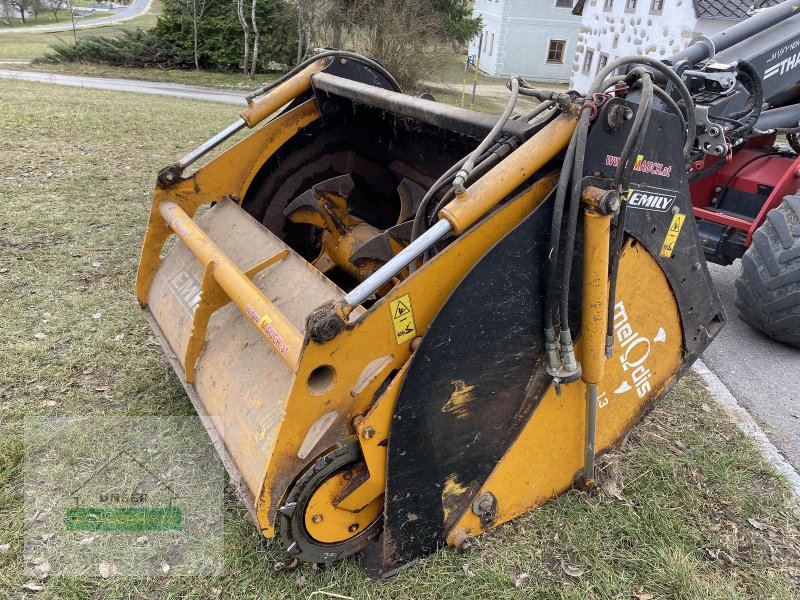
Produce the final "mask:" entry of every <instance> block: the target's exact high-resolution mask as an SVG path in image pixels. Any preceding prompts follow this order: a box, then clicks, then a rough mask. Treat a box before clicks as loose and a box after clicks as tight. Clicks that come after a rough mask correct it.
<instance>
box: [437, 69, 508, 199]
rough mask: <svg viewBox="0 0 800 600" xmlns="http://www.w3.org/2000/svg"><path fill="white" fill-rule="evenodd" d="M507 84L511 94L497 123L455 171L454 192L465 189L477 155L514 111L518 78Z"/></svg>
mask: <svg viewBox="0 0 800 600" xmlns="http://www.w3.org/2000/svg"><path fill="white" fill-rule="evenodd" d="M508 85H509V86H510V87H511V95H510V96H509V97H508V102H507V103H506V108H505V110H504V111H503V114H502V115H500V118H499V119H498V121H497V123H495V125H494V127H492V130H491V131H490V132H489V134H488V135H487V136H486V137H485V138H484V139H483V141H482V142H481V143H480V144H479V145H478V147H477V148H475V150H473V151H472V154H470V155H469V158H467V160H466V162H464V164H463V165H462V166H461V169H459V171H458V173H456V176H455V179H454V180H453V187H454V188H455V190H456V194H461V193H463V192H464V191H465V189H466V188H465V187H464V184H465V183H466V181H467V177H469V172H470V171H471V170H472V169H473V168H474V167H475V163H476V162H477V161H478V160H479V157H480V156H481V155H482V154H484V153H485V152H486V150H487V148H489V146H490V145H491V144H492V142H493V141H494V139H495V138H496V137H497V136H498V135H499V133H500V132H501V131H502V129H503V127H505V126H506V123H508V120H509V119H510V118H511V114H512V113H513V112H514V107H515V106H516V105H517V98H518V97H519V78H518V77H512V78H510V79H509V80H508Z"/></svg>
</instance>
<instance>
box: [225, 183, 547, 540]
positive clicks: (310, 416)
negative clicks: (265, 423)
mask: <svg viewBox="0 0 800 600" xmlns="http://www.w3.org/2000/svg"><path fill="white" fill-rule="evenodd" d="M557 176H558V174H557V173H553V174H551V175H547V176H545V177H543V178H541V179H539V180H538V181H536V182H535V183H534V184H533V185H532V186H531V187H530V188H527V189H526V190H525V191H524V192H522V193H521V194H519V195H518V196H516V197H515V198H514V199H513V200H511V201H509V202H507V203H506V204H504V205H503V206H502V207H501V208H499V209H498V210H496V211H495V212H493V213H492V214H491V215H490V216H488V217H487V218H486V219H484V220H483V221H482V222H481V223H479V224H478V225H477V226H476V227H474V228H473V229H471V230H470V231H468V232H467V233H465V234H464V235H463V236H461V238H460V239H459V240H458V242H457V243H454V244H451V245H450V246H448V247H447V248H445V250H443V251H442V252H440V253H439V254H437V255H436V256H435V257H434V258H433V259H432V260H430V261H429V262H427V263H425V265H424V266H422V267H421V268H420V269H417V270H416V271H414V273H413V274H412V275H411V276H409V277H408V278H406V279H404V280H403V281H401V282H400V283H398V284H397V285H396V286H395V287H394V288H393V289H392V290H391V291H390V292H389V293H388V294H387V295H386V296H384V297H382V298H381V299H380V300H378V301H377V302H376V303H375V304H374V305H373V306H372V307H370V309H369V310H368V311H367V312H366V313H365V314H364V315H362V316H361V317H359V318H358V319H357V321H356V322H355V324H354V326H352V327H350V328H348V329H345V330H344V331H343V332H342V333H340V334H339V335H338V336H337V337H336V338H335V339H334V340H332V341H331V342H328V343H327V344H316V343H313V342H312V343H309V344H308V345H307V346H306V347H305V348H304V351H303V355H302V357H301V360H300V365H299V367H298V372H297V374H296V380H297V381H305V380H306V379H307V378H308V375H309V374H310V372H311V370H312V369H313V368H314V367H315V366H316V365H320V364H329V365H333V366H334V368H335V369H336V372H337V378H336V381H335V382H334V384H333V386H332V387H331V389H330V390H329V391H328V392H327V393H326V394H325V395H323V396H320V397H317V398H315V399H314V401H313V402H309V398H308V393H307V392H306V391H305V389H304V388H305V386H298V385H294V386H293V387H292V390H291V392H290V394H289V397H288V398H287V399H286V401H285V404H284V413H283V418H282V422H281V425H280V429H279V431H278V433H277V435H276V436H275V441H274V442H273V444H272V447H271V448H270V449H269V457H270V458H269V460H268V462H267V464H266V465H265V471H264V478H263V481H264V483H263V486H262V488H261V494H260V495H259V496H258V497H257V501H256V511H257V515H258V521H259V526H260V527H261V531H262V533H263V534H264V535H265V536H267V537H272V536H273V535H274V533H275V529H274V522H275V513H276V511H277V508H278V506H279V502H280V500H281V498H282V497H283V495H284V494H285V492H286V488H287V485H288V484H289V483H290V482H291V481H292V480H293V479H294V478H295V476H296V473H298V472H299V471H300V470H301V469H302V468H303V467H304V466H306V464H307V462H308V461H307V460H306V461H303V460H300V459H298V457H297V450H298V448H299V447H300V445H301V444H302V442H303V440H304V439H305V436H306V433H307V432H308V429H309V428H310V427H311V426H312V425H313V423H314V421H315V420H316V419H317V418H319V416H320V415H321V414H324V413H325V412H328V411H331V410H335V411H337V412H338V413H339V414H342V415H344V416H346V417H347V418H345V419H339V420H337V421H336V423H335V424H334V425H333V426H332V427H331V430H330V431H329V432H328V434H327V436H328V437H326V438H325V439H326V440H329V441H331V442H335V441H337V440H341V439H344V438H346V437H347V436H349V435H352V429H351V428H350V425H349V423H350V421H351V420H352V419H353V417H355V416H356V415H366V416H365V417H364V419H363V420H361V422H360V423H359V424H358V425H357V429H356V430H357V433H358V435H359V443H360V444H361V449H362V453H363V455H364V460H365V462H366V463H367V466H368V469H369V472H370V477H369V479H367V481H366V482H365V483H364V484H362V486H361V487H359V488H358V489H357V490H355V491H354V493H352V494H350V496H348V497H346V498H343V499H342V500H341V502H340V503H339V506H340V507H342V508H348V509H352V510H356V509H357V508H360V507H362V506H364V505H365V504H367V503H368V502H369V501H370V500H371V498H374V497H375V496H376V494H377V495H379V494H383V491H384V489H385V487H386V446H385V445H384V446H381V445H379V444H380V442H381V441H382V440H384V439H386V436H387V435H388V431H389V428H390V426H391V420H392V415H393V413H394V406H395V403H396V401H397V395H398V393H399V391H400V388H401V384H402V377H403V375H404V374H405V366H406V365H407V361H408V359H409V357H410V356H411V350H410V348H409V344H410V341H409V342H405V343H404V344H402V345H400V346H398V345H397V343H396V341H395V333H394V326H393V321H392V312H391V311H390V310H389V304H390V303H391V302H392V301H394V300H397V299H399V298H402V297H403V296H405V295H406V294H409V295H410V296H412V297H413V299H414V302H413V312H414V323H415V328H416V331H417V335H424V334H425V331H427V329H428V326H429V325H430V323H431V321H432V320H433V318H434V317H435V316H436V314H437V313H438V311H439V308H440V307H441V306H442V304H443V303H444V301H445V300H446V299H447V298H448V297H449V295H450V293H451V291H452V290H453V288H454V287H455V286H456V285H457V284H458V282H460V281H461V279H462V278H463V277H464V275H465V274H466V273H467V272H468V271H469V269H471V268H472V266H473V265H474V264H475V262H476V261H477V260H478V259H480V258H481V257H482V256H483V255H484V254H485V253H486V252H487V251H488V250H489V248H491V247H492V246H493V245H494V244H495V243H496V242H497V241H498V240H499V239H500V238H502V237H503V236H504V235H505V234H506V233H507V232H508V231H509V230H510V229H512V228H513V227H514V226H516V225H517V224H518V223H519V222H520V221H522V219H523V218H525V216H527V215H528V214H530V212H531V211H532V210H533V209H534V208H535V207H536V206H538V205H539V204H540V203H541V202H542V201H543V200H544V198H545V196H546V195H547V194H548V193H549V192H550V191H551V190H552V189H553V186H554V185H555V183H556V179H557ZM366 349H368V351H366ZM386 355H392V357H393V358H392V360H391V362H389V363H387V365H386V366H385V367H384V368H385V370H386V373H389V372H391V371H392V370H393V369H398V370H399V373H398V375H396V376H395V377H394V379H393V380H392V381H391V383H390V384H389V387H388V388H387V389H386V391H385V392H384V394H383V395H382V396H381V397H380V398H379V399H378V400H377V401H374V396H375V392H376V390H377V389H378V388H379V387H380V386H381V384H383V383H384V377H376V378H375V379H374V380H373V381H372V382H370V383H369V384H368V385H367V386H365V387H364V388H363V389H361V390H360V391H359V393H358V394H356V395H355V396H353V395H352V394H351V391H352V390H353V388H354V387H355V384H356V382H357V381H358V378H359V377H360V375H361V373H362V372H363V370H364V368H365V367H366V366H367V365H368V364H369V363H370V362H371V361H372V360H373V359H374V358H375V357H376V356H386ZM368 426H372V427H373V429H374V430H375V432H376V433H375V434H374V436H373V437H371V438H370V439H369V440H368V439H366V438H365V437H364V435H363V433H364V431H365V429H366V428H367V427H368ZM234 443H238V442H234Z"/></svg>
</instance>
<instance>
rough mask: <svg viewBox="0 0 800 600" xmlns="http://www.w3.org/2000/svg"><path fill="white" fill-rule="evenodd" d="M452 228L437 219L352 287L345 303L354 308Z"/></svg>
mask: <svg viewBox="0 0 800 600" xmlns="http://www.w3.org/2000/svg"><path fill="white" fill-rule="evenodd" d="M452 228H453V226H452V225H451V224H450V222H449V221H448V220H447V219H440V220H439V221H437V223H436V224H435V225H434V226H433V227H431V228H430V229H428V231H426V232H425V233H423V234H422V235H421V236H419V237H418V238H417V239H416V240H414V241H413V242H411V243H410V244H409V245H408V246H406V247H405V248H403V249H402V250H401V251H400V252H398V253H397V255H396V256H395V257H394V258H392V259H390V260H389V262H387V263H386V264H385V265H383V266H382V267H381V268H380V269H378V270H377V271H375V272H374V273H373V274H372V275H370V276H369V277H367V278H366V279H365V280H364V281H362V282H361V284H360V285H358V286H357V287H355V288H354V289H352V290H351V291H350V293H349V294H347V296H345V297H344V301H345V303H346V304H347V305H348V306H350V307H353V308H355V307H356V306H358V305H359V304H361V303H362V302H364V300H366V299H367V298H369V297H370V296H372V294H374V293H375V292H377V291H378V290H379V289H381V288H382V287H383V286H384V285H385V284H386V283H388V282H389V281H391V279H392V277H394V276H395V275H397V274H398V273H399V272H400V271H401V270H402V269H404V268H405V267H407V266H408V265H409V264H411V262H412V261H414V260H416V259H417V258H419V257H420V256H421V255H422V253H423V252H425V251H426V250H427V249H428V248H430V247H431V246H433V245H434V244H435V243H436V242H438V241H439V240H441V239H442V238H443V237H444V236H446V235H447V234H448V233H450V230H451V229H452Z"/></svg>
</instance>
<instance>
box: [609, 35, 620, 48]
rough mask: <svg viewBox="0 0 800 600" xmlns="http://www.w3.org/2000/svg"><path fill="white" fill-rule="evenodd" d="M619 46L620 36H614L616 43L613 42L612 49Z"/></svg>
mask: <svg viewBox="0 0 800 600" xmlns="http://www.w3.org/2000/svg"><path fill="white" fill-rule="evenodd" d="M617 46H619V36H618V35H615V36H614V41H613V42H611V47H612V48H616V47H617Z"/></svg>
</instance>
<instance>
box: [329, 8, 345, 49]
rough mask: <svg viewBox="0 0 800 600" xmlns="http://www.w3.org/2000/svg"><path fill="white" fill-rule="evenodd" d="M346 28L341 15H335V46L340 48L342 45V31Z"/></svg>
mask: <svg viewBox="0 0 800 600" xmlns="http://www.w3.org/2000/svg"><path fill="white" fill-rule="evenodd" d="M343 30H344V19H343V18H342V16H341V15H338V14H337V15H335V16H334V17H333V40H332V42H333V47H334V48H337V49H340V48H341V47H342V31H343Z"/></svg>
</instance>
